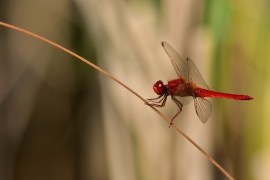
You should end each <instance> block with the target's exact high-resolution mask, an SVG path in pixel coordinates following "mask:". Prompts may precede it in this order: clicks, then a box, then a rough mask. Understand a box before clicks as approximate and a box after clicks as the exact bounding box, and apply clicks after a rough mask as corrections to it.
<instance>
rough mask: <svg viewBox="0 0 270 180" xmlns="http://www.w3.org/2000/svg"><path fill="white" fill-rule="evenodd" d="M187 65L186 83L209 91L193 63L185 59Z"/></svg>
mask: <svg viewBox="0 0 270 180" xmlns="http://www.w3.org/2000/svg"><path fill="white" fill-rule="evenodd" d="M187 64H188V77H189V78H188V81H189V82H194V83H195V84H196V85H197V86H199V87H200V88H203V89H209V87H208V86H207V84H206V82H205V81H204V79H203V78H202V75H201V73H200V71H199V70H198V68H197V67H196V65H195V64H194V62H193V61H192V60H191V59H189V58H188V59H187Z"/></svg>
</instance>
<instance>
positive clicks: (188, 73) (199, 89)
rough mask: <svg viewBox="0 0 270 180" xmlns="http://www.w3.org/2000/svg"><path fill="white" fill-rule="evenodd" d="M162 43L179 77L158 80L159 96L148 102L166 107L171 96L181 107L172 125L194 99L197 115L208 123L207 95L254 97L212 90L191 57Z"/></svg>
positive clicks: (245, 98)
mask: <svg viewBox="0 0 270 180" xmlns="http://www.w3.org/2000/svg"><path fill="white" fill-rule="evenodd" d="M161 45H162V46H163V48H164V50H165V52H166V53H167V55H168V56H169V58H170V60H171V62H172V65H173V67H174V70H175V72H176V74H177V75H178V78H177V79H173V80H170V81H168V84H166V85H164V83H163V82H162V81H161V80H158V81H157V82H156V83H155V84H154V85H153V90H154V92H155V93H156V94H157V95H158V97H156V98H152V99H147V104H148V105H149V106H152V107H164V106H165V104H166V100H167V97H168V96H171V99H172V101H173V102H174V103H175V104H176V105H177V106H178V108H179V110H178V111H177V113H176V114H175V116H174V117H173V118H172V119H171V125H172V123H173V120H174V119H175V118H176V117H177V116H178V115H179V114H180V113H181V112H182V108H183V106H184V105H186V104H189V103H190V102H191V101H192V100H194V106H195V111H196V114H197V116H198V117H199V119H200V120H201V122H202V123H206V121H207V120H208V118H209V117H210V116H211V113H212V105H211V103H210V102H209V101H208V100H207V99H206V97H212V98H227V99H235V100H252V99H253V97H251V96H248V95H238V94H228V93H222V92H216V91H211V90H210V89H209V87H208V86H207V84H206V83H205V81H204V79H203V78H202V76H201V73H200V71H199V70H198V68H197V67H196V65H195V64H194V62H193V61H192V60H191V59H190V58H187V59H186V60H183V59H182V58H181V56H180V55H179V54H178V53H177V52H176V51H175V50H174V49H173V48H172V47H171V46H170V45H169V44H168V43H167V42H164V41H163V42H162V43H161Z"/></svg>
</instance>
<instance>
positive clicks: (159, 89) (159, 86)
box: [153, 80, 165, 95]
mask: <svg viewBox="0 0 270 180" xmlns="http://www.w3.org/2000/svg"><path fill="white" fill-rule="evenodd" d="M153 89H154V91H155V93H157V94H158V95H162V94H164V93H165V87H164V85H163V82H162V81H160V80H159V81H157V82H156V83H155V84H154V85H153Z"/></svg>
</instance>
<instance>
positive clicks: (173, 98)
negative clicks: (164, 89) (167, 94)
mask: <svg viewBox="0 0 270 180" xmlns="http://www.w3.org/2000/svg"><path fill="white" fill-rule="evenodd" d="M171 97H172V100H173V102H175V104H176V105H177V106H178V108H179V110H178V111H177V113H176V114H175V115H174V117H173V118H172V120H171V124H170V126H169V127H171V125H172V124H173V120H174V119H175V118H176V117H177V116H178V115H179V114H180V113H181V112H182V107H183V105H182V104H181V102H179V101H178V100H177V99H176V98H175V97H174V96H171Z"/></svg>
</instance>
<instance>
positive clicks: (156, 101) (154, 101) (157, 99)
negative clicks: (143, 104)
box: [146, 94, 165, 103]
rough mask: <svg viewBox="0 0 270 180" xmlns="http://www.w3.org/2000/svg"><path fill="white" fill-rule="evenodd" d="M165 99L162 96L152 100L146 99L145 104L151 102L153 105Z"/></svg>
mask: <svg viewBox="0 0 270 180" xmlns="http://www.w3.org/2000/svg"><path fill="white" fill-rule="evenodd" d="M164 98H165V96H164V94H163V95H160V96H158V97H156V98H152V99H147V100H146V101H147V102H153V103H160V102H161V101H162V100H163V99H164Z"/></svg>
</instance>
